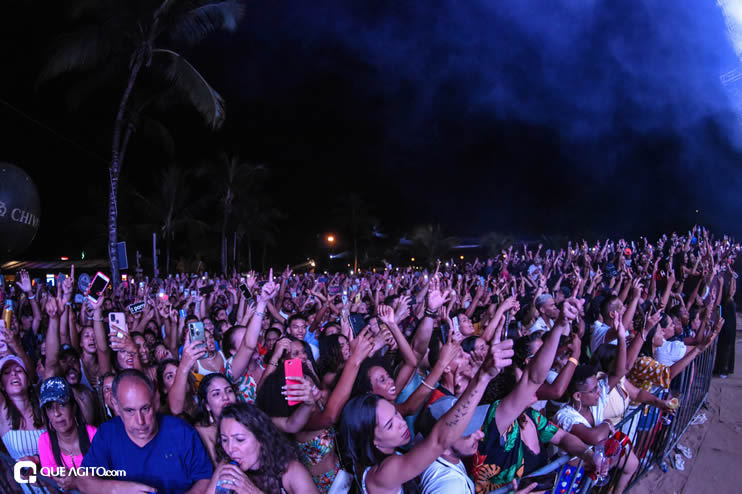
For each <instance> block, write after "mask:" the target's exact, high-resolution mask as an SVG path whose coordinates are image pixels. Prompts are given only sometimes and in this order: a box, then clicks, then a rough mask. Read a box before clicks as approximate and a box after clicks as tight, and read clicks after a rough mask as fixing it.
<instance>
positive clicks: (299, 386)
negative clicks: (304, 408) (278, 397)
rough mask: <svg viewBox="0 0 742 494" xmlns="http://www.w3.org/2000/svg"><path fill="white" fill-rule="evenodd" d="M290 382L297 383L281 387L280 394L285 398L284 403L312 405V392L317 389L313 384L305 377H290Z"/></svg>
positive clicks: (313, 395)
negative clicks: (292, 402)
mask: <svg viewBox="0 0 742 494" xmlns="http://www.w3.org/2000/svg"><path fill="white" fill-rule="evenodd" d="M291 380H292V381H299V382H298V383H292V384H286V385H284V386H283V388H282V391H281V394H282V395H283V396H284V397H285V398H286V401H294V402H300V403H306V404H307V405H314V403H315V393H314V390H316V389H317V386H315V385H314V383H313V382H312V381H311V380H310V379H309V378H308V377H306V376H302V377H292V378H291Z"/></svg>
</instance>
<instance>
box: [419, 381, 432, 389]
mask: <svg viewBox="0 0 742 494" xmlns="http://www.w3.org/2000/svg"><path fill="white" fill-rule="evenodd" d="M420 384H422V385H423V386H425V387H426V388H428V389H429V390H431V391H435V388H434V387H433V386H431V385H430V384H428V383H426V382H425V379H423V380H422V382H421V383H420Z"/></svg>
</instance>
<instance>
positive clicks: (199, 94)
mask: <svg viewBox="0 0 742 494" xmlns="http://www.w3.org/2000/svg"><path fill="white" fill-rule="evenodd" d="M152 56H153V59H155V58H157V59H159V60H158V61H159V62H161V64H162V67H163V68H164V71H165V77H166V78H167V79H168V80H169V81H170V82H171V83H172V84H173V86H175V87H176V88H177V89H178V90H179V91H180V93H181V95H182V96H183V97H185V98H186V99H187V100H188V101H189V102H190V103H191V104H192V105H193V106H194V107H195V108H196V110H198V112H199V113H200V114H201V116H202V117H203V118H204V120H206V123H207V124H208V125H209V126H210V127H211V128H212V129H218V128H219V127H221V126H222V124H223V123H224V118H225V113H224V100H223V99H222V97H221V96H220V95H219V93H217V92H216V90H215V89H214V88H212V87H211V85H209V83H208V82H206V79H204V77H203V76H202V75H201V73H200V72H199V71H198V70H196V68H195V67H194V66H193V65H191V64H190V63H189V62H188V60H186V59H185V58H184V57H182V56H181V55H180V54H178V53H176V52H174V51H172V50H168V49H163V48H156V49H154V50H152ZM154 66H155V64H153V67H154Z"/></svg>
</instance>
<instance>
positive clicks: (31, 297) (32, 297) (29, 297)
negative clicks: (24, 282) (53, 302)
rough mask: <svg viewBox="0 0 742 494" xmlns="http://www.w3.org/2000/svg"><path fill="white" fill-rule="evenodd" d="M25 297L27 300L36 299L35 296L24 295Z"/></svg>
mask: <svg viewBox="0 0 742 494" xmlns="http://www.w3.org/2000/svg"><path fill="white" fill-rule="evenodd" d="M26 297H27V298H28V300H33V299H35V298H36V295H26Z"/></svg>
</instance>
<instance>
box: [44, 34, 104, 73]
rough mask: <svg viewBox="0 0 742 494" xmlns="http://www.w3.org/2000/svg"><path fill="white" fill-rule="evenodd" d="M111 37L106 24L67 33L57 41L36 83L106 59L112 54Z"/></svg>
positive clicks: (82, 68) (83, 68) (86, 67)
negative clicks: (106, 29)
mask: <svg viewBox="0 0 742 494" xmlns="http://www.w3.org/2000/svg"><path fill="white" fill-rule="evenodd" d="M109 41H110V37H109V36H108V34H107V33H106V31H105V26H101V25H94V26H89V27H87V28H85V29H82V30H80V31H77V32H75V33H71V34H67V35H65V36H63V37H62V38H60V40H59V41H58V42H57V43H55V46H56V47H57V48H56V49H55V50H54V54H53V55H52V56H51V57H50V58H49V61H48V63H47V64H46V66H44V68H43V69H42V70H41V73H40V75H39V77H38V79H37V80H36V85H37V86H38V85H41V84H43V83H44V82H46V81H48V80H50V79H53V78H54V77H57V76H59V75H62V74H65V73H67V72H72V71H74V70H85V69H88V68H90V67H94V66H96V65H98V64H99V63H101V62H102V61H103V60H106V59H107V58H108V57H109V55H110V54H111V45H110V43H109Z"/></svg>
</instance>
